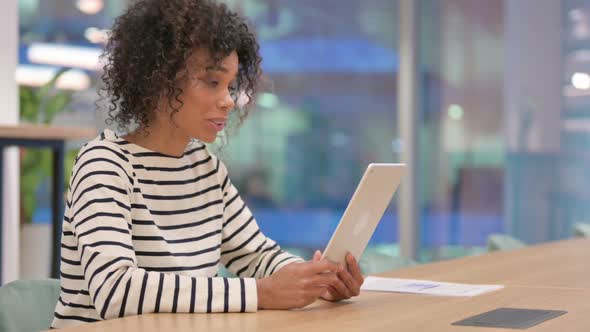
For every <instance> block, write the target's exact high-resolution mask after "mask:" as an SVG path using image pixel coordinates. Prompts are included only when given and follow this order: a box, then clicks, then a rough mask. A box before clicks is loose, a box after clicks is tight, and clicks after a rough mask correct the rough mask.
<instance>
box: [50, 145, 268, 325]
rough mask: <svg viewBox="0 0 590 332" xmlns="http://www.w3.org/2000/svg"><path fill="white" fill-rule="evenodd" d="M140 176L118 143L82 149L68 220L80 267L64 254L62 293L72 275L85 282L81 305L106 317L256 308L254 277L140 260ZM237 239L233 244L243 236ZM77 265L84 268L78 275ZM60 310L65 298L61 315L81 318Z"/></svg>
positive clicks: (67, 230)
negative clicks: (152, 267) (169, 268)
mask: <svg viewBox="0 0 590 332" xmlns="http://www.w3.org/2000/svg"><path fill="white" fill-rule="evenodd" d="M134 181H136V180H134V170H133V168H132V165H131V164H130V162H129V160H128V159H127V156H126V155H125V154H123V153H121V152H120V151H117V150H116V147H109V146H108V145H94V146H92V145H90V146H88V147H87V148H86V149H84V150H83V151H82V152H81V153H80V155H79V157H78V159H77V162H76V165H75V167H74V172H73V178H72V182H71V185H70V195H69V197H68V205H69V206H68V210H69V212H70V213H69V215H70V216H69V218H68V217H66V220H65V222H64V237H68V236H69V237H73V239H71V240H73V241H74V242H75V244H76V246H75V248H69V249H68V246H67V245H66V246H65V248H64V249H62V252H63V254H64V258H65V261H67V262H69V263H71V265H72V267H71V268H70V266H69V264H64V263H63V262H64V261H63V260H62V294H63V292H64V285H65V284H67V282H69V281H70V280H71V281H72V282H74V281H83V283H84V286H85V287H84V288H86V289H87V290H88V295H89V296H90V299H91V303H90V305H86V306H84V305H81V304H78V307H80V306H84V307H85V308H84V309H88V308H89V307H94V308H95V309H96V312H97V313H98V316H99V317H100V318H101V319H109V318H114V317H123V316H127V315H133V314H141V313H148V312H239V311H241V312H244V311H256V310H257V298H256V283H255V280H254V279H252V278H230V279H226V278H210V277H192V276H188V275H183V274H178V273H164V272H155V271H149V269H146V268H141V267H139V266H138V259H137V257H136V252H135V250H134V244H133V239H134V237H135V235H134V234H133V233H132V229H133V228H132V227H133V223H132V215H133V214H134V209H136V208H141V207H140V206H138V205H137V204H134V202H132V201H131V198H130V197H131V193H132V192H133V190H134V189H133V186H134ZM67 215H68V213H66V216H67ZM236 225H237V223H236ZM248 229H249V228H248ZM232 230H233V229H232ZM224 232H225V231H224ZM233 238H234V239H235V240H233V241H231V239H230V240H228V241H226V242H227V243H228V244H234V243H235V241H236V240H238V239H239V238H241V237H238V236H237V235H235V236H234V237H233ZM64 240H65V241H66V242H67V240H68V239H64ZM62 247H64V246H62ZM72 251H75V252H72ZM77 255H79V256H77ZM67 262H66V263H67ZM77 264H79V266H78V268H79V271H80V272H81V273H80V272H79V273H80V274H79V275H76V274H70V273H72V272H71V271H76V269H75V266H76V265H77ZM64 265H65V266H64ZM267 272H268V271H267ZM64 279H65V282H64ZM68 279H70V280H68ZM70 291H71V290H70ZM66 292H67V289H66ZM82 292H83V291H82ZM82 295H83V294H82ZM60 300H61V301H62V302H63V303H62V304H64V305H66V304H67V305H68V306H69V307H70V308H69V309H70V310H69V311H70V312H71V311H75V310H76V307H77V306H76V303H72V301H64V300H63V299H61V298H60ZM80 310H82V309H80ZM59 315H60V314H59V304H58V308H57V309H56V318H58V319H76V317H73V318H72V316H69V317H64V318H62V317H59ZM85 316H86V315H85ZM77 318H80V319H78V320H81V321H85V320H84V317H77ZM97 318H98V317H97Z"/></svg>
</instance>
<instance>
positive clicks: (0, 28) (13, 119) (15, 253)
mask: <svg viewBox="0 0 590 332" xmlns="http://www.w3.org/2000/svg"><path fill="white" fill-rule="evenodd" d="M17 4H18V0H2V2H1V3H0V40H1V41H2V50H0V101H1V104H0V105H1V106H0V124H1V125H7V124H17V123H18V118H19V116H18V90H17V86H16V82H15V71H16V64H17V61H18V7H17ZM1 176H2V177H1V181H0V183H1V188H0V190H3V192H4V201H3V204H2V211H0V213H2V220H3V225H2V226H3V233H2V239H1V241H0V244H1V245H2V255H3V257H2V282H3V283H6V282H9V281H11V280H15V279H18V271H19V265H18V262H19V243H18V239H19V222H18V220H19V182H18V181H19V169H18V150H17V149H16V148H9V149H6V151H5V152H4V174H1Z"/></svg>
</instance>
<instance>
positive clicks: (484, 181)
mask: <svg viewBox="0 0 590 332" xmlns="http://www.w3.org/2000/svg"><path fill="white" fill-rule="evenodd" d="M402 1H404V0H400V1H397V0H362V1H361V0H321V1H318V0H225V1H224V2H226V3H227V4H228V6H230V7H231V8H234V9H235V10H237V11H239V12H241V13H242V14H244V15H245V16H246V17H248V18H249V20H250V21H251V22H252V23H253V25H254V26H255V28H256V31H257V34H258V36H259V41H260V44H261V53H262V56H263V58H264V59H263V69H264V72H265V75H266V77H267V78H268V80H267V81H268V82H269V83H268V84H267V85H266V87H265V91H264V92H263V93H261V94H259V95H258V97H257V99H256V100H255V105H254V108H255V111H254V112H253V114H252V116H251V117H250V118H249V119H248V120H247V121H246V123H245V124H244V125H243V126H242V127H241V128H240V129H239V131H238V132H237V133H235V134H234V135H232V136H231V137H230V138H229V142H228V144H227V145H225V146H224V147H223V149H222V150H221V152H220V156H221V158H222V159H223V160H225V162H226V163H227V165H228V168H229V170H230V174H231V175H233V176H232V178H233V181H234V183H235V184H236V186H237V187H238V189H239V190H241V193H242V195H243V198H244V199H245V201H246V202H247V203H248V204H249V206H250V207H251V209H252V210H253V211H254V213H255V216H256V217H257V221H258V223H259V225H260V226H261V228H262V230H263V231H264V232H265V233H266V234H267V235H268V236H270V237H272V238H274V239H275V240H277V241H278V242H279V243H280V244H282V245H283V246H286V247H288V248H292V249H293V250H296V251H297V252H300V253H302V254H304V255H305V254H306V253H308V252H309V251H310V250H314V249H323V248H324V247H325V245H326V244H327V242H328V240H329V238H330V236H331V234H332V232H333V230H334V229H335V227H336V225H337V223H338V221H339V218H340V217H341V215H342V213H343V211H344V209H345V208H346V205H347V203H348V200H349V199H350V197H351V196H352V193H353V191H354V189H355V187H356V185H357V183H358V181H359V179H360V177H361V175H362V173H363V171H364V169H365V168H366V166H367V165H368V164H369V163H372V162H400V161H402V154H403V152H404V149H405V148H408V147H409V148H411V149H414V150H415V151H414V152H416V155H417V158H416V160H415V163H414V164H412V165H410V166H411V167H412V168H413V170H414V171H415V172H416V179H417V183H416V188H415V189H416V190H415V195H413V196H412V197H411V198H412V199H414V200H415V202H413V205H412V204H409V205H408V206H410V208H411V206H415V207H416V208H415V212H416V213H415V214H413V215H414V216H415V220H411V221H406V225H410V227H414V229H415V230H416V231H417V232H418V235H417V236H416V238H415V239H414V240H415V241H414V243H415V245H416V247H417V251H416V252H414V253H412V254H411V256H413V257H407V258H411V259H413V260H415V261H417V262H428V261H433V260H440V259H447V258H453V257H460V256H464V255H472V254H479V253H483V252H485V250H486V241H487V238H488V236H489V235H490V234H494V233H504V234H507V235H510V236H512V237H514V238H517V239H520V240H522V241H524V242H525V243H528V244H533V243H538V242H544V241H550V240H555V239H561V238H565V237H569V236H570V235H571V227H572V225H573V224H574V223H578V222H590V167H589V166H590V76H589V74H588V73H589V72H590V0H559V1H558V0H416V1H414V5H413V6H414V7H415V9H416V10H417V14H416V16H415V18H416V20H415V26H414V28H415V32H416V33H417V35H416V39H415V40H414V42H413V43H411V47H413V48H414V49H415V50H416V51H417V53H416V54H418V56H417V58H416V61H417V64H418V70H417V72H416V73H417V78H418V80H417V86H416V87H415V90H414V92H415V94H416V95H417V96H418V98H417V100H418V104H417V105H418V107H417V109H416V110H412V109H399V106H398V105H399V98H398V96H399V94H398V92H399V89H400V85H401V84H405V83H404V81H403V80H401V81H400V80H399V73H400V52H401V49H400V45H401V44H402V43H401V42H400V29H401V28H400V17H399V13H400V11H401V10H403V8H402V7H403V6H407V5H408V4H407V3H408V2H407V1H406V3H402ZM127 3H128V2H127V1H121V0H18V27H19V28H18V31H19V41H18V66H17V75H16V77H17V81H18V84H19V85H22V86H38V85H40V84H43V83H44V82H46V81H47V80H48V79H49V77H51V75H52V74H53V73H55V72H56V71H57V69H58V68H61V67H66V68H71V70H70V71H68V72H67V73H65V74H64V75H62V76H61V78H60V81H59V82H58V87H59V88H61V89H63V90H64V91H70V92H71V93H72V95H71V101H70V102H69V105H68V106H67V108H68V111H66V112H60V113H58V114H57V115H56V117H55V119H54V120H53V123H54V124H57V125H79V126H90V127H95V128H97V129H102V128H104V127H105V123H104V119H105V115H104V113H97V112H95V104H94V102H95V100H96V97H97V88H98V86H99V77H100V70H99V66H98V65H97V63H96V58H97V56H98V54H100V52H101V47H102V45H103V44H104V41H105V38H107V37H106V36H107V32H108V29H109V27H110V25H111V24H112V22H113V19H114V18H115V17H116V16H118V15H119V14H120V13H122V11H123V10H124V8H125V7H126V5H127ZM402 37H403V36H402ZM404 47H408V46H404ZM403 112H406V113H408V112H416V113H415V114H414V115H415V116H416V123H415V125H414V126H413V128H411V130H412V132H413V133H414V134H415V137H416V141H415V142H413V144H407V142H406V141H405V140H404V137H402V136H401V133H400V129H399V121H400V118H403V116H404V114H403ZM79 144H80V142H74V143H71V148H72V149H74V150H75V149H76V148H77V147H79ZM211 148H212V149H217V148H218V146H212V147H211ZM48 184H49V180H47V181H41V184H40V185H39V186H38V189H36V191H35V198H34V200H35V202H36V204H35V207H34V211H31V212H30V218H29V219H30V220H25V221H23V222H22V223H23V224H25V225H26V224H33V225H48V223H49V220H50V207H49V206H50V202H49V189H48V188H47V186H48ZM399 196H400V192H398V194H397V195H396V199H394V201H393V202H392V204H391V206H390V208H389V209H388V210H387V212H386V215H385V216H384V218H383V219H382V221H381V223H380V224H379V226H378V228H377V231H376V232H375V234H374V236H373V238H372V240H371V242H370V250H371V251H373V252H378V253H379V254H382V255H386V256H388V257H399V256H400V255H402V254H404V253H403V252H401V251H400V249H399V245H398V244H399V242H400V235H399V234H400V224H401V222H400V219H399V211H400V209H402V208H403V207H402V206H401V205H400V201H399ZM39 227H43V226H39ZM47 234H49V233H47ZM21 241H22V242H24V241H26V238H24V237H21ZM36 245H37V246H42V245H40V244H38V243H37V244H36ZM47 245H49V244H47ZM21 248H24V247H23V245H22V243H21ZM27 250H30V249H27V248H24V249H23V251H27ZM41 250H45V251H48V248H42V249H41ZM5 252H6V251H5ZM23 257H24V256H23ZM23 257H21V262H22V260H23V259H26V258H23ZM21 265H23V264H22V263H21ZM21 269H22V267H21Z"/></svg>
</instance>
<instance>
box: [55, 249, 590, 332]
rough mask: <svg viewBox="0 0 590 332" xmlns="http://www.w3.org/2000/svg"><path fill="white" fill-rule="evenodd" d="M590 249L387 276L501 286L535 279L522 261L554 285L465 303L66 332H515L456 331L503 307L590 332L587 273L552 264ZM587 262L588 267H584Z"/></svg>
mask: <svg viewBox="0 0 590 332" xmlns="http://www.w3.org/2000/svg"><path fill="white" fill-rule="evenodd" d="M589 243H590V240H568V241H562V242H558V243H551V244H546V245H541V246H535V247H531V248H527V249H523V250H518V251H514V252H512V253H498V254H490V255H486V256H480V257H472V258H466V259H457V260H453V261H448V262H442V263H435V264H426V265H423V266H417V267H413V268H409V269H404V270H399V271H393V272H390V273H386V275H390V276H396V277H401V276H408V277H416V278H422V279H436V280H438V277H439V276H440V277H444V279H445V280H449V281H461V280H457V279H453V277H452V276H455V277H461V278H462V279H463V280H469V281H471V282H478V283H483V282H488V281H490V280H501V279H502V280H508V281H512V279H514V280H517V281H518V282H520V281H524V280H525V279H527V278H525V277H524V273H523V272H524V271H522V269H516V270H511V267H512V266H515V265H518V262H511V261H510V259H509V258H510V257H513V256H515V257H520V262H526V263H525V265H526V267H527V268H528V270H529V271H530V272H531V273H540V275H541V276H542V277H541V278H540V279H537V278H532V277H531V278H529V279H528V280H530V281H532V282H533V283H547V284H548V286H516V285H514V286H511V285H510V283H509V284H508V286H506V288H504V289H502V290H499V291H496V292H493V293H488V294H484V295H480V296H476V297H461V298H454V297H438V296H423V295H413V294H398V293H376V292H362V293H361V295H360V296H359V297H357V298H355V299H352V300H349V301H344V302H340V303H330V302H325V301H317V302H316V303H314V304H313V305H311V306H309V307H307V308H304V309H301V310H291V311H268V310H263V311H259V312H258V313H251V314H148V315H142V316H132V317H126V318H123V319H115V320H110V321H103V322H99V323H93V324H88V325H81V326H79V327H73V328H66V329H64V331H66V332H67V331H71V332H73V331H87V332H97V331H130V332H134V331H138V332H139V331H141V332H152V331H153V332H155V331H196V330H204V331H234V330H237V331H275V330H280V331H281V332H290V331H305V332H326V331H443V332H444V331H482V332H488V331H489V332H494V331H498V332H499V331H507V330H506V329H491V328H475V327H463V326H453V325H451V323H453V322H455V321H458V320H461V319H463V318H466V317H469V316H473V315H476V314H480V313H482V312H485V311H488V310H492V309H496V308H499V307H516V308H530V309H554V310H566V311H568V313H567V314H565V315H563V316H560V317H557V318H554V319H552V320H549V321H546V322H543V323H541V324H539V325H537V326H535V327H532V328H530V329H528V330H527V331H534V332H541V331H547V332H549V331H551V332H553V331H568V332H570V331H590V315H589V313H590V287H583V286H584V284H583V283H582V282H581V280H582V279H583V278H589V277H590V275H588V274H586V275H578V276H575V277H572V276H570V275H568V274H569V273H583V272H585V271H586V272H587V270H585V269H584V268H577V269H572V270H570V271H568V272H562V273H553V272H550V271H553V270H554V269H559V268H560V267H559V266H566V265H567V264H560V265H559V266H552V265H550V264H545V262H547V263H550V262H552V259H553V258H552V256H553V254H550V253H553V252H554V251H562V252H563V253H564V255H565V257H569V258H568V260H569V263H570V264H573V265H575V266H578V265H579V264H582V263H584V264H590V261H588V260H587V259H586V258H587V256H585V255H584V254H577V253H574V252H573V251H576V250H580V251H588V247H587V246H588V244H589ZM537 256H543V257H545V258H547V259H548V260H547V261H544V263H543V264H540V265H537V266H533V265H529V264H530V263H532V262H533V261H536V260H537V258H536V257H537ZM547 256H548V257H547ZM583 259H586V260H585V261H584V262H582V261H581V260H583ZM507 260H508V262H506V261H507ZM553 263H559V262H553ZM582 265H583V264H582ZM494 266H496V267H497V268H494ZM484 267H485V268H484ZM473 273H475V275H474V274H473ZM504 274H508V276H504ZM480 278H483V280H480ZM568 280H573V281H575V282H576V284H577V285H579V286H581V287H580V288H575V287H563V286H556V287H554V286H552V285H562V284H563V285H565V284H567V282H568Z"/></svg>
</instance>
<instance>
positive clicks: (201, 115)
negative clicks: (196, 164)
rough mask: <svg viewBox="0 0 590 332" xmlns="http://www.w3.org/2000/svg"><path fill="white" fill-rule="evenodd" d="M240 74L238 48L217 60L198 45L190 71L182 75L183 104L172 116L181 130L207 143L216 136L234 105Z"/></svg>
mask: <svg viewBox="0 0 590 332" xmlns="http://www.w3.org/2000/svg"><path fill="white" fill-rule="evenodd" d="M237 74H238V55H237V53H236V52H235V51H234V52H232V53H231V54H230V55H228V56H227V57H225V58H223V59H222V60H221V61H220V62H219V63H217V64H215V63H214V61H213V60H212V59H211V58H210V56H209V52H208V51H206V50H203V49H198V50H196V51H195V52H194V53H193V54H192V56H191V57H190V58H189V59H188V61H187V71H186V72H185V74H184V77H181V79H180V88H181V89H182V91H183V92H182V94H181V95H180V97H179V99H180V100H181V101H182V102H183V105H182V106H181V107H180V109H179V111H178V112H177V113H175V114H174V115H173V117H172V121H173V123H174V124H175V126H176V130H177V131H180V132H179V134H181V135H183V136H187V137H189V138H196V139H199V140H201V141H203V142H207V143H211V142H213V141H214V140H215V138H216V137H217V134H218V133H219V132H220V131H221V130H223V128H224V127H225V125H226V123H227V118H228V116H229V113H230V112H231V111H232V110H233V109H234V106H235V103H234V96H235V91H234V86H235V80H236V77H237ZM174 103H175V104H177V103H176V101H174Z"/></svg>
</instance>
